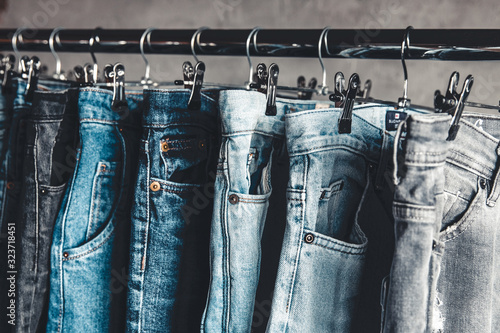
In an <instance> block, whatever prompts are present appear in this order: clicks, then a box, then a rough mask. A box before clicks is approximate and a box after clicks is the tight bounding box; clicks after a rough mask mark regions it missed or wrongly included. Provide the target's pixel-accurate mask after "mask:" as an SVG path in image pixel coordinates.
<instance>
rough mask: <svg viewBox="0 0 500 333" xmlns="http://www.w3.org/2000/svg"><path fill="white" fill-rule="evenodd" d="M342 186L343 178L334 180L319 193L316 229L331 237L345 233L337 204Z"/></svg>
mask: <svg viewBox="0 0 500 333" xmlns="http://www.w3.org/2000/svg"><path fill="white" fill-rule="evenodd" d="M343 187H344V181H343V180H337V181H334V182H332V183H331V184H330V186H328V187H327V188H322V189H321V191H320V194H319V206H318V220H317V223H316V231H317V232H319V233H321V234H325V235H330V236H332V237H339V238H340V237H341V234H344V235H345V234H346V232H345V231H343V230H341V229H344V228H343V225H342V224H343V223H339V221H338V220H339V219H338V214H337V213H338V212H337V211H338V205H339V202H340V201H341V200H339V197H340V194H341V191H342V189H343ZM336 217H337V218H336Z"/></svg>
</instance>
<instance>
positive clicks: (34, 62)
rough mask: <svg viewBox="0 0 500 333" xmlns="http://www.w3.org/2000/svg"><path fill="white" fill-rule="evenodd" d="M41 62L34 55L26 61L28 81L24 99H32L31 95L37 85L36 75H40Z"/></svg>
mask: <svg viewBox="0 0 500 333" xmlns="http://www.w3.org/2000/svg"><path fill="white" fill-rule="evenodd" d="M41 67H42V62H41V61H40V59H39V58H38V57H36V56H34V57H32V58H31V60H30V61H29V62H28V83H27V84H26V91H25V96H26V97H25V98H26V101H28V102H31V101H33V95H34V93H35V90H36V88H37V86H38V76H39V75H40V68H41Z"/></svg>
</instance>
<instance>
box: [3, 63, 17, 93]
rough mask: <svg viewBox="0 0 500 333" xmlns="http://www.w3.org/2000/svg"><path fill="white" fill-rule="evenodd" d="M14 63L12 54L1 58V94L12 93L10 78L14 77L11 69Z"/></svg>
mask: <svg viewBox="0 0 500 333" xmlns="http://www.w3.org/2000/svg"><path fill="white" fill-rule="evenodd" d="M15 63H16V57H15V56H14V55H12V54H9V55H7V56H5V57H3V58H2V65H3V70H4V74H3V79H2V94H3V95H6V94H10V93H12V84H11V82H12V77H13V75H14V72H13V68H14V66H15Z"/></svg>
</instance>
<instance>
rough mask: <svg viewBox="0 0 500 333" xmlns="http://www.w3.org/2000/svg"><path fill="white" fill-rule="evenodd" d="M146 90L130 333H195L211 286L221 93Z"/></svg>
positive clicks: (132, 244)
mask: <svg viewBox="0 0 500 333" xmlns="http://www.w3.org/2000/svg"><path fill="white" fill-rule="evenodd" d="M188 100H189V91H187V90H183V89H177V90H145V92H144V103H145V107H144V117H143V136H142V140H141V147H140V154H139V171H138V178H137V182H136V188H135V201H134V204H133V208H132V233H131V242H130V256H131V260H130V269H129V272H130V280H129V285H128V286H129V294H128V310H127V332H183V333H184V332H197V331H199V324H200V319H201V315H202V312H203V308H204V305H205V301H206V294H207V289H208V283H209V266H208V246H209V239H210V221H211V216H212V208H213V182H214V179H215V167H216V161H217V153H218V150H219V148H218V147H219V145H218V137H219V134H218V118H217V115H218V112H217V92H216V91H203V92H202V96H201V108H200V110H189V109H187V104H188Z"/></svg>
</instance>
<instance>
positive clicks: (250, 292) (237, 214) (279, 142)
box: [201, 90, 329, 332]
mask: <svg viewBox="0 0 500 333" xmlns="http://www.w3.org/2000/svg"><path fill="white" fill-rule="evenodd" d="M320 103H322V104H323V105H325V102H320ZM317 104H318V102H317V101H293V100H284V99H278V100H277V103H276V107H277V115H276V116H266V115H265V110H266V97H265V95H264V94H261V93H258V92H253V91H243V90H239V91H237V90H231V91H221V93H220V97H219V106H220V118H221V121H222V143H221V149H220V154H219V161H218V165H217V177H216V181H215V200H214V214H213V219H212V231H211V240H210V267H211V279H210V289H209V295H208V300H207V305H206V308H205V313H204V316H203V320H202V323H201V331H202V332H250V331H251V329H252V316H253V314H254V303H255V297H256V291H257V287H258V283H259V273H260V263H261V251H262V248H261V237H262V232H263V229H264V223H265V221H266V215H267V213H268V208H269V200H270V197H271V193H272V190H271V168H272V164H273V162H274V161H275V160H276V157H277V156H278V155H279V154H280V152H281V151H282V150H283V149H285V148H284V134H285V123H284V118H285V113H286V112H288V111H289V110H292V109H293V110H307V109H311V108H314V107H315V106H316V105H317ZM326 105H327V106H328V105H329V104H328V103H327V104H326ZM277 222H278V221H277ZM261 322H262V321H261ZM261 325H262V324H261ZM254 329H257V328H256V327H254Z"/></svg>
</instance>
